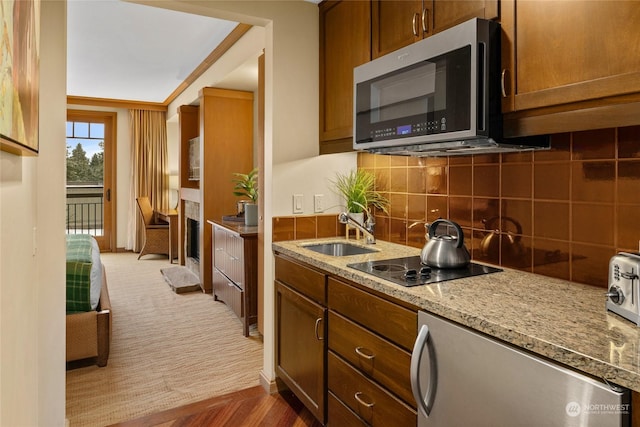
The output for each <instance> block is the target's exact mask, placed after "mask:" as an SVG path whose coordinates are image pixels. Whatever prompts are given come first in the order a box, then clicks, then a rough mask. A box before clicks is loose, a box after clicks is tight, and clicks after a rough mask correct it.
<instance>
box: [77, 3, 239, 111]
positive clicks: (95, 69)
mask: <svg viewBox="0 0 640 427" xmlns="http://www.w3.org/2000/svg"><path fill="white" fill-rule="evenodd" d="M237 24H238V23H237V22H230V21H224V20H220V19H215V18H210V17H206V16H200V15H192V14H188V13H183V12H176V11H170V10H166V9H161V8H156V7H151V6H146V5H140V4H135V3H127V2H123V1H119V0H69V1H68V3H67V95H69V96H80V97H90V98H106V99H115V100H126V101H142V102H152V103H165V102H166V101H167V100H168V97H169V96H170V95H171V94H172V93H173V92H174V91H175V90H176V88H178V87H179V86H180V84H181V83H182V82H184V81H185V79H186V78H187V77H188V76H189V75H190V74H191V73H192V72H193V71H194V70H195V69H196V67H197V66H198V65H200V64H201V63H202V62H203V60H204V59H206V58H207V56H209V54H210V53H211V52H212V51H213V50H214V49H215V48H216V46H218V44H219V43H220V42H221V41H222V40H224V38H225V37H226V36H227V35H228V34H229V33H230V32H231V31H232V30H233V29H234V28H235V27H236V25H237ZM240 74H241V75H242V77H239V78H240V79H244V78H246V77H245V76H244V74H246V73H240ZM249 75H251V73H250V72H249ZM237 78H238V77H236V79H237ZM233 79H234V78H231V80H233Z"/></svg>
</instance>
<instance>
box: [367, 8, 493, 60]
mask: <svg viewBox="0 0 640 427" xmlns="http://www.w3.org/2000/svg"><path fill="white" fill-rule="evenodd" d="M371 8H372V9H371V16H372V30H373V31H372V35H371V40H372V43H371V47H372V48H371V49H372V56H373V58H378V57H380V56H383V55H385V54H387V53H389V52H393V51H394V50H397V49H400V48H401V47H404V46H407V45H409V44H411V43H414V42H416V41H419V40H421V39H423V38H425V37H429V36H431V35H433V34H435V33H438V32H440V31H443V30H446V29H447V28H450V27H452V26H454V25H456V24H459V23H461V22H464V21H467V20H469V19H471V18H484V19H496V18H498V0H411V1H403V0H392V1H389V0H373V1H372V4H371Z"/></svg>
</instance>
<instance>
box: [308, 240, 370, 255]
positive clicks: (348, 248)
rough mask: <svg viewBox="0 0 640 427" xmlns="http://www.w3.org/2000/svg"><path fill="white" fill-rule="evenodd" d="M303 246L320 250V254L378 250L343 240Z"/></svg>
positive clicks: (361, 252) (356, 253)
mask: <svg viewBox="0 0 640 427" xmlns="http://www.w3.org/2000/svg"><path fill="white" fill-rule="evenodd" d="M303 248H305V249H309V250H311V251H314V252H318V253H320V254H325V255H331V256H349V255H362V254H370V253H371V252H377V251H376V250H375V249H369V248H363V247H362V246H356V245H352V244H350V243H343V242H335V243H322V244H314V245H306V246H303Z"/></svg>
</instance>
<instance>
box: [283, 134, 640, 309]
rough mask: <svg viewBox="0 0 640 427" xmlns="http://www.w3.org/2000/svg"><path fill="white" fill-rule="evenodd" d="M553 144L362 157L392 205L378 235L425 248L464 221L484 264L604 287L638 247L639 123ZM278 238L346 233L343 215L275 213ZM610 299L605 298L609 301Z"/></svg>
mask: <svg viewBox="0 0 640 427" xmlns="http://www.w3.org/2000/svg"><path fill="white" fill-rule="evenodd" d="M551 147H552V148H551V150H545V151H536V152H522V153H508V154H488V155H476V156H465V157H448V158H447V157H441V158H428V157H424V158H417V157H404V156H384V155H375V154H367V153H359V154H358V167H359V168H363V169H366V170H369V171H371V172H373V173H374V174H375V177H376V189H377V190H378V191H380V192H381V193H383V194H384V195H385V196H387V197H388V198H389V200H390V202H391V207H390V209H389V214H388V215H386V214H384V213H382V212H377V213H376V237H377V238H379V239H381V240H387V241H390V242H394V243H399V244H403V245H410V246H414V247H417V248H421V247H423V246H424V244H425V231H426V230H425V223H429V222H432V221H434V220H436V219H438V218H448V219H451V220H452V221H455V222H457V223H458V224H460V226H461V227H462V229H463V231H464V238H465V244H466V246H467V248H468V249H469V251H470V252H471V257H472V259H474V260H477V261H483V262H488V263H490V264H494V265H502V266H505V267H509V268H515V269H519V270H523V271H530V272H533V273H537V274H541V275H545V276H550V277H558V278H561V279H566V280H572V281H575V282H580V283H586V284H590V285H594V286H600V287H606V286H607V277H608V264H609V259H610V258H611V257H612V256H613V255H614V254H616V253H617V252H618V251H633V252H637V251H638V249H639V248H638V246H639V244H640V242H639V241H640V126H632V127H625V128H616V129H601V130H592V131H583V132H574V133H565V134H557V135H553V136H552V139H551ZM273 233H274V236H273V240H274V241H278V240H290V239H303V238H315V237H331V236H339V235H343V234H344V226H343V225H342V224H340V223H339V222H338V221H337V217H336V215H318V216H313V215H312V216H291V217H277V218H274V219H273ZM603 304H604V297H603Z"/></svg>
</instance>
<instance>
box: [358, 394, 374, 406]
mask: <svg viewBox="0 0 640 427" xmlns="http://www.w3.org/2000/svg"><path fill="white" fill-rule="evenodd" d="M360 396H364V393H363V392H361V391H356V394H354V395H353V397H354V398H355V399H356V400H357V401H358V403H359V404H361V405H362V406H364V407H365V408H373V405H375V403H374V402H371V403H369V402H365V401H364V399H362V397H360Z"/></svg>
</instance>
